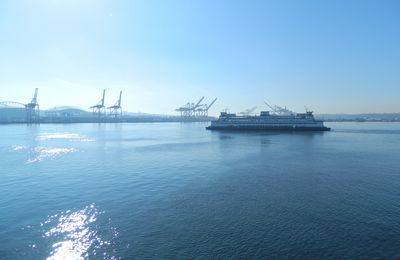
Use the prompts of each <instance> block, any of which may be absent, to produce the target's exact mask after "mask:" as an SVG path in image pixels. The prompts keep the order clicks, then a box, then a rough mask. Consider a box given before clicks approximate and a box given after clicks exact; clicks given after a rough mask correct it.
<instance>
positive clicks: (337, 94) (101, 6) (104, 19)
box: [0, 0, 400, 115]
mask: <svg viewBox="0 0 400 260" xmlns="http://www.w3.org/2000/svg"><path fill="white" fill-rule="evenodd" d="M36 87H37V88H39V95H38V102H39V104H40V107H41V108H44V109H45V108H51V107H56V106H66V105H68V106H78V107H81V108H83V109H89V107H90V106H91V105H95V104H96V103H97V102H98V101H99V100H100V99H101V94H102V90H103V89H106V98H105V103H106V106H111V105H113V104H114V103H115V102H116V101H117V99H118V95H119V91H120V90H122V91H123V96H122V106H123V110H125V111H131V112H147V113H157V114H176V112H175V109H176V108H178V107H179V106H182V105H184V104H186V103H187V102H196V101H197V100H198V99H200V98H201V97H202V96H205V103H209V102H211V101H212V100H213V99H214V98H215V97H217V98H218V101H217V102H216V103H215V105H214V106H213V107H212V108H211V109H210V114H212V115H217V114H218V113H219V112H220V111H222V110H224V109H229V110H230V111H231V112H240V111H244V110H246V109H248V108H251V107H254V106H257V107H258V111H260V110H267V109H268V108H267V107H266V106H265V105H264V101H267V102H269V103H271V104H276V105H281V106H287V107H288V108H290V109H292V110H294V111H298V112H301V111H303V110H304V106H307V107H308V108H310V109H312V110H314V111H315V113H318V114H322V113H363V112H379V113H382V112H400V1H398V0H394V1H390V0H387V1H385V0H382V1H380V0H374V1H369V0H359V1H356V0H346V1H345V0H343V1H340V0H337V1H336V0H335V1H333V0H326V1H311V0H298V1H295V0H292V1H287V0H277V1H274V0H260V1H257V0H247V1H245V0H243V1H239V0H238V1H234V0H170V1H169V0H143V1H141V0H140V1H139V0H126V1H118V0H110V1H107V0H98V1H94V0H53V1H50V0H48V1H45V0H31V1H27V0H20V1H14V0H2V1H0V101H8V100H12V101H18V102H22V103H27V102H29V101H30V99H31V98H32V96H33V92H34V89H35V88H36Z"/></svg>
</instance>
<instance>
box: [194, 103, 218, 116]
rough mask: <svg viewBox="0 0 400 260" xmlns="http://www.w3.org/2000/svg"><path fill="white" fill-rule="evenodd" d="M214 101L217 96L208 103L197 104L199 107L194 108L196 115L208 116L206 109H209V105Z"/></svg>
mask: <svg viewBox="0 0 400 260" xmlns="http://www.w3.org/2000/svg"><path fill="white" fill-rule="evenodd" d="M215 101H217V98H215V99H214V100H213V101H212V102H211V103H210V105H207V104H202V105H199V107H198V108H197V109H196V112H197V115H198V116H204V117H207V116H208V110H210V108H211V106H212V105H214V103H215Z"/></svg>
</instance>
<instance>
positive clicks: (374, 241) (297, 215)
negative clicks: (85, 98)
mask: <svg viewBox="0 0 400 260" xmlns="http://www.w3.org/2000/svg"><path fill="white" fill-rule="evenodd" d="M327 125H328V126H329V127H332V129H333V131H331V132H324V133H290V132H283V133H277V132H269V133H260V132H257V133H229V132H211V131H206V130H205V129H204V127H205V126H206V124H204V123H160V124H158V123H149V124H67V125H61V124H60V125H45V124H43V125H37V126H36V125H33V126H26V125H3V126H0V259H46V258H47V259H85V258H90V259H160V258H161V259H260V258H279V259H282V258H285V259H288V258H315V259H319V258H335V259H337V258H348V259H351V258H396V257H400V244H399V241H400V124H399V123H329V124H327Z"/></svg>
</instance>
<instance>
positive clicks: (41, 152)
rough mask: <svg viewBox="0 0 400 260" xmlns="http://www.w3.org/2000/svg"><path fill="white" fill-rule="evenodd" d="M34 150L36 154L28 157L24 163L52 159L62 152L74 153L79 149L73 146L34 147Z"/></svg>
mask: <svg viewBox="0 0 400 260" xmlns="http://www.w3.org/2000/svg"><path fill="white" fill-rule="evenodd" d="M34 151H35V155H36V156H35V157H34V158H32V159H28V160H27V161H26V163H34V162H40V161H43V160H45V159H54V158H56V157H59V156H61V155H63V154H67V153H74V152H78V151H79V150H78V149H75V148H59V147H56V148H54V147H36V148H35V149H34Z"/></svg>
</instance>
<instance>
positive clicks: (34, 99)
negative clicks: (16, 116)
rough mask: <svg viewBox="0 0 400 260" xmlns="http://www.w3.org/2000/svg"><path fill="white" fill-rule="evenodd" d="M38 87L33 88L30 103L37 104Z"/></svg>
mask: <svg viewBox="0 0 400 260" xmlns="http://www.w3.org/2000/svg"><path fill="white" fill-rule="evenodd" d="M38 90H39V89H38V88H35V95H34V96H33V98H32V101H31V104H37V95H38Z"/></svg>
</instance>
